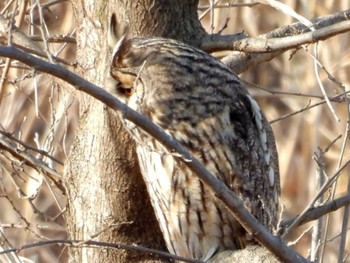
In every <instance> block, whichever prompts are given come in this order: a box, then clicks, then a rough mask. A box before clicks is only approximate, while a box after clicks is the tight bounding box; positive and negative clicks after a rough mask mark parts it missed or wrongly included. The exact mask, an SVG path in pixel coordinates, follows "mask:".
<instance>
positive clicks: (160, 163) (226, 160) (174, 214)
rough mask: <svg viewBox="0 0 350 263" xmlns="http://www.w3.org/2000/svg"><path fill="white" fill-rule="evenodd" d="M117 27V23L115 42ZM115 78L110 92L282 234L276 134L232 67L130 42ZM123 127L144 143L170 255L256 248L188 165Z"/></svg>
mask: <svg viewBox="0 0 350 263" xmlns="http://www.w3.org/2000/svg"><path fill="white" fill-rule="evenodd" d="M114 26H115V22H113V17H112V22H111V32H112V33H113V32H114V31H115V29H114ZM112 42H113V41H112ZM115 42H116V41H114V43H115ZM109 73H110V77H109V78H108V81H107V84H106V89H107V90H108V91H109V92H111V93H112V94H113V95H115V96H116V97H117V98H118V99H120V100H122V101H123V102H124V103H126V104H127V105H128V106H129V107H131V108H132V109H134V110H136V111H137V112H139V113H140V114H142V115H144V116H146V117H147V118H149V119H150V120H152V121H153V122H154V123H155V124H156V125H158V126H159V127H160V128H162V129H163V130H164V131H165V132H166V133H168V134H169V135H171V136H172V137H174V138H175V139H176V140H177V141H179V142H180V143H181V144H182V145H183V146H185V147H186V148H187V149H188V151H190V152H191V153H192V154H193V156H194V157H196V158H197V159H198V160H199V161H200V162H201V163H202V164H203V165H204V166H205V167H206V169H207V170H208V171H210V172H211V173H212V174H213V175H214V176H216V177H217V178H218V179H219V180H221V181H222V182H224V183H225V184H226V185H227V186H228V187H229V188H230V189H231V190H232V191H233V192H234V193H235V194H236V195H238V196H239V197H240V198H241V199H242V201H243V203H244V205H245V207H246V208H247V209H248V210H249V211H250V212H251V213H252V214H253V215H254V216H255V217H256V218H257V219H258V220H259V221H260V222H261V223H262V224H264V225H265V227H266V228H268V229H269V230H271V231H272V230H273V229H274V228H275V226H276V221H277V220H276V218H277V211H278V202H279V194H280V185H279V171H278V157H277V151H276V147H275V141H274V136H273V133H272V129H271V127H270V125H269V123H268V122H267V120H266V118H265V116H264V115H263V113H262V112H261V110H260V108H259V106H258V104H257V102H256V101H255V100H254V99H253V98H252V97H251V96H250V95H249V93H248V92H247V90H246V88H245V87H244V85H243V84H242V83H241V81H240V80H239V78H238V77H237V76H236V75H235V74H234V73H233V72H232V71H231V70H230V69H229V68H228V67H227V66H226V65H224V64H223V63H221V62H220V61H219V60H217V59H215V58H214V57H212V56H210V55H209V54H207V53H205V52H203V51H201V50H199V49H197V48H194V47H192V46H190V45H187V44H184V43H181V42H179V41H175V40H171V39H165V38H156V37H134V38H129V37H127V36H123V37H121V38H120V39H119V41H118V42H117V43H116V44H115V46H114V48H113V54H112V61H111V65H110V72H109ZM121 120H122V121H123V123H124V125H125V128H126V129H127V130H128V131H129V132H130V134H131V135H132V137H133V139H134V140H135V142H136V150H137V155H138V161H139V165H140V168H141V172H142V175H143V179H144V181H145V183H146V187H147V190H148V193H149V196H150V200H151V203H152V206H153V208H154V211H155V214H156V217H157V220H158V222H159V225H160V228H161V231H162V233H163V236H164V240H165V242H166V245H167V248H168V250H169V251H170V252H171V253H174V254H176V255H178V256H183V257H188V258H193V259H199V260H202V261H207V260H209V259H210V258H212V257H213V256H214V255H215V254H216V253H217V252H219V251H222V250H236V249H242V248H244V247H245V246H246V245H247V244H250V243H253V242H254V240H253V238H252V237H250V236H249V235H248V233H246V231H245V230H244V229H243V227H242V226H241V225H240V224H239V223H238V222H237V220H236V219H235V217H234V216H233V215H232V214H231V212H230V211H229V210H228V209H227V208H226V206H225V205H224V204H223V203H222V202H221V201H220V200H218V199H217V198H216V196H215V195H214V194H213V193H212V192H211V190H210V189H209V188H208V187H207V186H206V185H205V184H204V183H203V182H201V181H200V180H199V179H198V177H197V176H196V175H195V174H193V172H191V170H190V169H189V168H187V167H186V164H185V163H184V162H182V161H181V160H180V158H181V156H179V155H178V154H176V152H172V151H171V150H168V149H166V148H165V147H164V146H163V145H162V144H161V143H159V142H158V141H157V139H156V138H153V137H152V136H150V135H149V134H147V133H146V132H145V131H143V130H142V129H140V128H139V127H138V126H136V125H135V124H133V123H131V122H129V121H127V120H124V119H123V117H122V116H121Z"/></svg>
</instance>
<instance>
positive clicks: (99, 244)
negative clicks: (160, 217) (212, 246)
mask: <svg viewBox="0 0 350 263" xmlns="http://www.w3.org/2000/svg"><path fill="white" fill-rule="evenodd" d="M52 244H64V245H69V246H73V247H75V246H82V244H83V246H86V247H100V248H114V249H126V250H131V251H137V252H141V253H147V254H154V255H158V256H160V257H163V258H169V259H173V260H179V261H182V262H187V263H203V262H202V261H200V260H195V259H188V258H184V257H179V256H175V255H172V254H170V253H167V252H163V251H159V250H156V249H151V248H147V247H143V246H139V245H125V244H121V243H110V242H102V241H95V240H87V241H85V240H68V239H53V240H41V241H37V242H35V243H29V244H26V245H23V246H21V247H18V248H11V249H5V250H3V251H0V255H2V254H7V253H12V252H19V251H21V250H26V249H29V248H33V247H41V246H47V245H52Z"/></svg>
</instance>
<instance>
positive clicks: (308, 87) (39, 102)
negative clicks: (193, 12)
mask: <svg viewBox="0 0 350 263" xmlns="http://www.w3.org/2000/svg"><path fill="white" fill-rule="evenodd" d="M14 2H15V1H11V0H4V1H1V2H0V12H1V13H0V14H1V15H2V16H3V17H5V18H10V17H11V14H12V12H13V11H14V6H15V3H14ZM281 2H282V3H284V4H286V5H287V6H289V7H290V8H291V9H293V10H294V11H295V12H297V13H298V14H300V15H301V16H303V17H305V18H307V19H312V18H315V17H321V16H325V15H329V14H332V13H335V12H338V11H341V10H346V9H349V7H350V2H349V1H348V0H284V1H281ZM213 6H215V8H212V7H213ZM38 10H41V11H38ZM16 11H18V12H20V10H16ZM40 12H41V13H40ZM198 14H199V16H200V19H201V22H202V24H203V26H204V27H205V28H206V30H207V32H210V33H211V32H213V33H218V32H220V33H221V34H234V33H239V32H242V31H243V32H244V33H246V34H247V35H249V36H250V37H257V36H259V35H261V34H264V33H268V32H269V31H272V30H274V29H276V28H278V27H282V26H286V25H289V24H292V23H294V22H297V21H296V20H295V19H294V18H292V17H291V16H290V15H288V14H284V13H283V12H281V11H279V10H276V9H274V8H273V7H271V6H269V5H263V4H257V3H255V2H254V1H238V0H237V1H224V0H222V1H219V0H216V1H205V0H203V1H200V5H199V9H198ZM21 30H22V31H23V32H24V33H25V34H27V35H28V36H29V37H30V38H31V39H32V40H33V41H35V42H36V43H37V44H38V45H39V46H40V47H42V48H43V50H48V51H49V52H50V53H51V54H53V55H54V56H55V57H59V58H61V59H62V60H64V61H65V64H66V66H67V67H68V68H71V69H72V68H73V67H74V63H75V62H76V61H75V51H76V50H75V49H76V47H75V41H74V36H75V35H74V34H75V21H74V16H73V13H72V7H71V4H70V2H68V1H34V0H33V1H29V5H28V7H27V9H26V10H25V14H24V19H23V22H22V25H21ZM42 35H44V36H46V38H47V39H48V41H46V42H43V41H40V39H42V38H41V36H42ZM349 38H350V34H349V33H346V34H342V35H339V36H335V37H333V38H330V39H328V40H326V41H323V42H319V43H318V53H317V56H318V58H317V59H318V62H319V63H320V65H322V67H324V68H325V69H326V71H325V70H323V69H321V68H320V67H319V68H318V70H317V71H316V70H315V65H314V64H315V45H308V46H305V47H303V48H299V49H298V50H290V51H287V52H285V53H284V54H283V55H280V56H278V57H276V58H275V59H273V60H271V61H269V62H265V63H263V64H260V65H258V66H256V67H253V68H250V69H249V70H247V71H246V72H244V73H242V74H241V75H240V77H241V78H242V79H243V80H244V81H245V82H246V84H247V87H248V88H249V90H250V92H251V93H252V94H253V96H254V97H255V98H256V99H257V100H258V102H259V104H260V106H261V108H262V109H263V111H264V113H265V114H266V116H267V118H268V120H269V121H271V123H272V127H273V130H274V133H275V137H276V142H277V147H278V152H279V161H280V175H281V187H282V205H283V214H282V217H283V218H284V219H287V218H290V217H292V216H294V215H297V214H299V213H301V212H302V210H303V209H304V208H305V207H307V205H308V204H309V202H310V201H311V200H312V199H313V197H314V196H315V194H316V192H317V187H318V184H319V182H320V180H322V176H321V179H320V176H319V174H320V170H321V171H322V169H323V172H324V174H326V175H327V176H328V177H331V176H332V175H334V174H335V173H336V172H337V171H338V170H339V167H341V166H342V165H343V164H344V163H345V162H346V161H347V160H349V158H350V152H349V147H348V146H347V144H346V140H347V132H348V131H347V123H348V121H349V107H347V102H346V100H344V97H341V98H343V99H342V100H338V101H334V102H331V105H332V108H330V107H329V106H327V105H326V104H325V103H322V102H324V95H323V94H322V91H321V85H320V82H321V83H322V85H323V89H324V90H325V92H326V94H327V96H328V97H329V98H333V97H334V96H337V95H339V94H341V93H343V92H344V90H345V91H348V89H349V81H350V74H349V73H350V68H349V63H350V39H349ZM0 44H1V45H7V38H6V37H4V36H1V35H0ZM219 55H220V56H222V53H220V54H219ZM7 63H10V65H11V69H10V70H9V71H8V73H7V77H6V78H7V82H6V83H5V84H4V87H5V89H4V93H3V98H2V101H1V105H0V131H1V133H0V134H1V135H0V142H2V140H3V141H4V142H9V141H13V140H8V139H9V138H10V137H11V138H16V139H18V140H21V141H23V142H25V145H22V146H21V145H19V144H17V145H12V146H14V148H16V147H17V148H19V149H22V148H27V149H28V148H30V147H33V148H36V149H40V150H42V151H33V152H32V153H33V155H34V156H36V157H37V159H38V160H41V161H43V162H45V163H49V164H50V167H51V168H52V169H54V170H56V171H57V176H56V177H55V180H57V181H59V174H60V173H61V172H62V170H63V163H64V161H65V159H66V157H67V155H68V154H69V148H70V145H71V144H72V141H73V138H74V131H75V129H76V128H77V124H78V117H79V113H78V101H77V99H76V98H75V97H74V94H72V93H70V92H69V91H68V90H65V89H63V88H62V87H61V85H63V83H62V82H60V81H59V80H57V79H54V78H53V77H51V76H49V75H46V74H41V73H39V72H35V71H34V70H33V69H30V68H27V67H26V66H24V65H22V64H20V63H17V62H15V61H11V62H7V60H6V58H1V57H0V74H1V75H3V74H4V72H5V71H6V67H7V66H6V64H7ZM318 78H319V80H318ZM332 78H334V79H335V80H332ZM339 83H341V84H342V85H340V84H339ZM318 104H319V105H318ZM313 105H316V106H314V107H310V106H313ZM309 107H310V108H309ZM331 109H333V110H334V113H332V112H331ZM9 136H10V137H9ZM21 147H22V148H21ZM44 151H45V152H48V153H49V154H50V155H51V156H52V157H54V158H55V159H52V158H50V157H48V156H47V155H45V154H44ZM315 159H316V160H318V163H321V164H322V165H318V164H317V162H316V161H315ZM0 166H1V170H0V230H1V231H2V233H3V237H6V239H7V241H8V242H9V243H10V245H11V246H12V247H20V246H22V245H24V244H27V243H32V242H34V241H38V240H47V239H64V238H67V233H66V229H65V221H64V213H65V206H66V200H65V195H64V193H63V191H62V189H60V188H59V187H57V185H56V184H54V183H52V180H48V179H47V177H46V176H42V171H38V170H37V169H35V168H33V167H31V166H30V165H28V163H26V162H25V161H23V159H22V160H21V161H20V160H18V159H17V158H16V156H15V155H14V154H13V153H12V154H11V153H9V152H8V151H6V150H5V149H4V148H2V147H0ZM320 166H321V168H320ZM349 169H350V168H346V169H345V170H344V171H343V172H342V174H341V176H340V177H339V180H338V182H337V186H336V188H335V190H334V198H337V197H340V196H342V195H345V194H347V191H348V190H347V187H348V186H347V185H348V180H349V171H350V170H349ZM48 174H49V173H48ZM323 180H326V179H325V178H323ZM332 195H333V190H332V189H331V190H329V191H328V192H326V194H325V195H324V200H325V201H327V200H330V199H331V198H332ZM342 221H343V209H339V210H338V211H336V212H334V213H332V214H331V216H330V218H329V224H328V225H329V227H328V232H327V236H326V245H325V251H324V261H323V262H336V261H337V255H338V250H339V240H340V236H339V235H340V233H341V225H342ZM325 225H326V217H324V221H323V228H322V231H321V232H322V233H325V229H324V228H325ZM310 226H312V224H311V223H310V224H306V225H304V226H302V227H300V228H297V229H296V230H295V231H293V233H292V234H291V235H289V236H288V237H289V241H290V242H292V243H293V247H295V248H296V249H297V250H298V251H299V252H300V253H302V254H303V255H304V256H307V255H308V253H309V250H310V247H311V245H310V244H311V236H312V229H310ZM347 240H349V237H348V239H347ZM0 245H1V246H2V247H3V248H6V246H8V245H9V244H6V240H5V241H4V239H1V238H0ZM349 252H350V247H349V241H348V242H347V244H346V254H348V253H349ZM19 254H20V256H21V257H23V258H21V259H18V260H22V261H23V262H26V260H27V262H30V261H29V260H32V261H33V262H67V249H66V248H65V246H59V245H50V246H49V245H47V246H41V247H35V248H31V249H26V250H23V251H21V252H20V253H19ZM1 260H3V261H4V262H6V261H5V259H3V258H1V256H0V262H1ZM19 262H20V261H19ZM346 262H350V259H347V261H346Z"/></svg>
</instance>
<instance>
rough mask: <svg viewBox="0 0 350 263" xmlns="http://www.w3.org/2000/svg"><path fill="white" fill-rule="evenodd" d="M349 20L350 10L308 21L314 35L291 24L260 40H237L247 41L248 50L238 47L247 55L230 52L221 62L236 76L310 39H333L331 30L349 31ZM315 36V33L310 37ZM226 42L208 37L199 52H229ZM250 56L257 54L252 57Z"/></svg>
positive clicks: (214, 37) (226, 39)
mask: <svg viewBox="0 0 350 263" xmlns="http://www.w3.org/2000/svg"><path fill="white" fill-rule="evenodd" d="M349 19H350V10H349V9H348V10H345V11H341V12H338V13H335V14H331V15H328V16H323V17H319V18H315V19H312V20H311V22H312V23H313V25H314V28H315V30H316V31H314V32H310V29H309V28H308V27H306V26H305V25H303V24H302V23H295V24H292V25H288V26H284V27H280V28H278V29H275V30H273V31H271V32H269V33H267V34H264V35H260V36H259V37H258V39H261V40H256V38H254V39H251V40H239V41H248V42H246V43H245V45H246V44H248V47H247V46H245V45H244V44H241V45H239V44H238V47H239V48H240V50H241V51H245V52H248V53H242V52H232V53H231V54H230V55H228V56H226V57H225V58H224V59H223V60H222V61H223V62H224V63H225V64H226V65H228V66H229V67H230V68H231V69H232V70H233V71H234V72H236V73H237V74H240V73H242V72H243V71H245V70H247V69H248V68H249V67H251V66H256V65H258V64H260V63H262V62H266V61H269V60H271V59H273V58H274V57H276V56H278V55H280V54H281V53H283V52H285V51H286V50H288V49H292V48H295V47H297V46H300V45H301V44H307V43H314V41H313V38H314V37H315V38H317V39H326V38H329V37H331V36H334V30H339V32H346V31H349V30H350V22H349V21H348V20H349ZM337 25H338V26H339V25H341V28H339V29H337ZM315 32H317V33H316V34H315V35H313V34H314V33H315ZM327 35H328V37H327ZM286 36H287V37H286ZM229 39H230V37H229V36H218V35H215V36H208V37H206V38H204V39H203V42H202V46H201V48H202V49H204V50H206V51H207V52H213V51H215V50H233V47H234V43H232V42H231V41H230V40H229ZM269 40H272V42H269ZM282 40H285V41H284V42H285V43H282V44H279V42H280V41H282ZM239 41H238V42H239ZM215 43H218V45H217V46H216V44H215ZM242 43H244V42H242ZM256 43H257V44H256ZM251 52H260V53H258V54H256V53H251ZM261 52H264V53H261ZM266 52H268V53H266Z"/></svg>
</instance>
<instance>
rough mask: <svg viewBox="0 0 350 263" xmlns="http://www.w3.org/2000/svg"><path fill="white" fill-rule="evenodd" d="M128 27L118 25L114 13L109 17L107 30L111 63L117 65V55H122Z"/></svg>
mask: <svg viewBox="0 0 350 263" xmlns="http://www.w3.org/2000/svg"><path fill="white" fill-rule="evenodd" d="M128 35H129V34H128V27H127V26H125V25H123V24H122V23H118V21H117V16H116V14H115V13H113V14H112V15H111V19H110V22H109V30H108V45H109V47H110V48H111V49H113V52H112V63H113V64H114V65H117V64H118V60H119V55H120V54H123V52H124V51H125V49H126V46H127V44H126V42H127V41H126V40H127V38H128Z"/></svg>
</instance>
